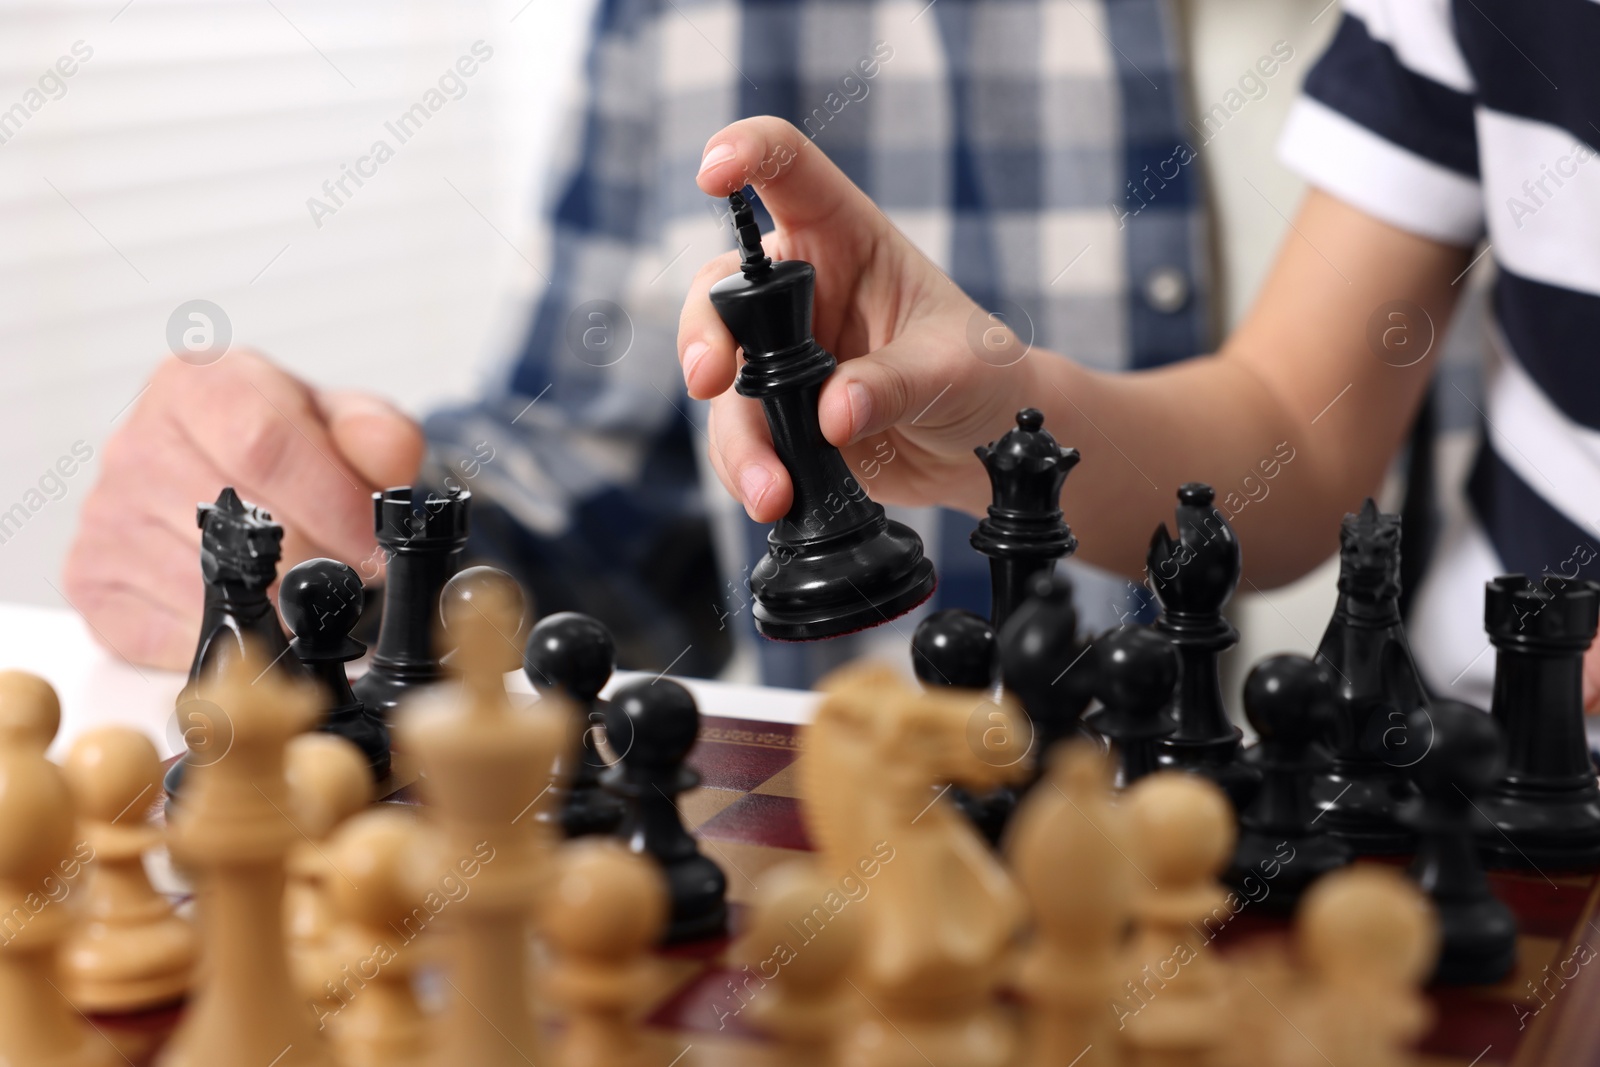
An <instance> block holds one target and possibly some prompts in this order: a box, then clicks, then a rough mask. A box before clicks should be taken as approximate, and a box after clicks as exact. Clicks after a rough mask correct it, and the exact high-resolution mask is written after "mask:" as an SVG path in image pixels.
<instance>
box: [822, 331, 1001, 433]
mask: <svg viewBox="0 0 1600 1067" xmlns="http://www.w3.org/2000/svg"><path fill="white" fill-rule="evenodd" d="M938 347H939V343H938V341H936V340H934V339H932V338H929V337H926V336H923V335H921V334H920V333H911V334H905V335H902V336H900V337H897V338H895V340H893V341H891V342H890V343H888V344H886V345H884V346H883V347H882V348H880V349H878V350H877V351H875V352H872V353H870V354H869V355H866V356H862V357H859V358H857V359H851V360H846V361H845V362H843V363H841V364H839V369H838V370H837V371H835V372H834V374H833V377H831V378H829V379H828V381H827V383H826V384H825V385H824V386H823V387H822V396H821V399H820V401H819V402H818V407H817V414H818V418H819V419H820V421H821V423H822V435H823V436H824V437H826V438H827V439H828V440H829V441H831V442H833V444H835V445H836V446H838V447H841V448H842V447H844V446H845V445H847V444H851V443H852V442H855V441H859V440H861V439H862V438H863V437H870V436H872V435H873V434H877V433H882V432H883V431H884V430H887V429H890V428H891V427H894V426H900V425H903V424H904V425H917V426H923V427H927V428H933V427H938V426H941V425H949V424H950V423H952V422H955V421H960V419H958V416H959V417H960V418H964V417H965V416H966V415H967V414H968V409H969V408H970V407H971V405H973V404H974V403H978V402H982V401H984V400H985V399H986V398H987V396H988V393H987V392H986V391H984V390H980V389H977V388H974V387H973V385H972V374H973V371H974V369H975V368H974V367H969V366H964V365H963V360H962V356H961V354H960V353H957V354H955V357H954V358H953V359H950V358H940V357H939V354H938ZM973 362H974V363H976V362H977V361H976V359H974V360H973ZM988 369H993V368H988ZM996 373H1003V372H998V371H997V372H996Z"/></svg>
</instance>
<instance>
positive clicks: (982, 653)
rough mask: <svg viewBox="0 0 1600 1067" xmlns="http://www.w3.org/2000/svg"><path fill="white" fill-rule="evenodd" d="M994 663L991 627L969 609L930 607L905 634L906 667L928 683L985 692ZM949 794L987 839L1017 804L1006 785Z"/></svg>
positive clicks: (996, 839) (992, 839)
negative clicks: (908, 651)
mask: <svg viewBox="0 0 1600 1067" xmlns="http://www.w3.org/2000/svg"><path fill="white" fill-rule="evenodd" d="M995 667H996V664H995V640H994V627H993V626H990V625H989V621H988V620H987V619H985V618H983V617H982V616H979V615H974V614H973V613H972V612H970V611H963V610H962V609H960V608H946V609H945V610H943V611H936V612H934V613H933V614H931V615H929V616H928V617H927V618H925V619H923V620H922V621H921V622H920V623H918V624H917V628H916V630H915V632H913V633H912V635H911V669H912V671H913V672H914V673H915V674H916V676H917V678H918V680H920V681H921V682H922V684H923V685H924V686H927V687H929V688H935V687H943V688H947V689H970V690H973V691H975V692H979V693H983V694H985V698H986V697H987V694H988V693H989V691H990V690H991V689H993V688H994V681H995ZM950 799H951V801H952V802H954V804H955V806H956V807H957V808H958V809H959V810H960V811H961V812H962V813H963V814H964V815H966V817H967V818H968V819H970V820H971V821H972V824H973V825H974V826H976V827H977V828H978V832H979V833H981V834H982V835H983V836H984V838H985V839H986V840H987V841H988V842H989V843H990V844H991V845H997V844H999V843H1000V836H1001V834H1003V833H1004V832H1005V828H1006V821H1007V820H1008V819H1010V818H1011V813H1012V812H1013V811H1015V810H1016V806H1017V792H1016V790H1015V789H1013V788H1012V787H1010V786H1000V787H999V788H997V789H994V790H991V791H990V792H987V793H982V794H974V793H972V792H971V791H969V790H967V789H964V788H962V787H961V786H958V785H953V786H951V787H950Z"/></svg>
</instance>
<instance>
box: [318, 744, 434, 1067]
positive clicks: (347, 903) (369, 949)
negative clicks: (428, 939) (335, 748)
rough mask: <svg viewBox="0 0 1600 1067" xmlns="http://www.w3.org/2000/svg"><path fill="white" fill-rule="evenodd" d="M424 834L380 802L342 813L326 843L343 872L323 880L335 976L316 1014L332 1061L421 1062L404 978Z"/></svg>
mask: <svg viewBox="0 0 1600 1067" xmlns="http://www.w3.org/2000/svg"><path fill="white" fill-rule="evenodd" d="M362 773H363V774H366V768H365V767H364V766H363V768H362ZM424 841H425V831H424V829H423V827H422V825H421V823H419V822H418V820H417V817H416V816H415V815H414V814H413V813H411V812H409V811H404V810H401V809H400V808H399V807H398V806H396V805H385V806H381V807H377V808H373V809H371V810H369V811H364V812H362V813H361V814H359V815H357V816H355V817H353V818H351V819H349V820H348V821H346V822H345V823H344V825H342V826H341V827H340V828H339V829H338V831H337V832H336V833H335V834H334V835H333V839H332V840H331V841H330V842H329V843H328V858H329V860H330V861H331V862H332V863H333V864H334V865H336V866H337V867H338V869H339V871H340V872H341V873H342V874H343V875H344V877H342V878H337V879H335V880H334V881H333V882H332V883H330V884H329V887H328V889H329V898H330V901H331V903H332V905H333V910H334V914H335V916H336V920H337V925H336V926H335V928H334V933H333V937H332V939H331V941H330V944H329V954H330V957H331V958H332V959H336V960H338V961H340V965H339V971H340V975H341V976H340V978H339V980H338V994H337V996H336V997H335V998H333V999H334V1001H335V1003H334V1006H333V1007H332V1008H331V1009H325V1010H323V1011H322V1012H320V1013H319V1014H320V1021H321V1022H322V1024H323V1025H325V1026H326V1027H327V1029H328V1030H329V1031H330V1032H331V1033H332V1035H333V1048H334V1053H335V1056H336V1057H337V1059H338V1061H339V1067H422V1065H423V1064H426V1063H427V1062H428V1060H429V1058H430V1056H431V1055H432V1047H431V1045H430V1043H429V1031H428V1022H427V1020H426V1019H425V1018H424V1017H423V1013H422V1008H421V1007H420V1006H419V1004H418V1003H417V997H416V994H415V992H414V991H413V989H412V984H411V982H412V976H413V975H414V974H415V973H416V972H417V970H418V969H419V968H420V966H421V964H423V963H424V962H427V957H426V955H425V953H424V945H425V944H426V943H425V942H420V941H415V940H412V939H411V938H412V936H413V935H410V934H409V933H408V931H410V929H411V927H410V926H409V921H410V920H411V919H412V917H413V914H414V911H415V909H416V908H417V902H418V901H419V900H421V899H422V898H423V896H424V893H423V892H421V891H419V889H420V887H418V886H417V885H416V884H415V883H416V882H417V881H418V879H417V878H416V873H417V868H418V866H419V865H418V856H419V854H420V853H421V852H422V851H423V849H424Z"/></svg>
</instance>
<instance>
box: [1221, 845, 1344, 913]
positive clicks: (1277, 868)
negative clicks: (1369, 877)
mask: <svg viewBox="0 0 1600 1067" xmlns="http://www.w3.org/2000/svg"><path fill="white" fill-rule="evenodd" d="M1349 862H1350V848H1349V846H1348V845H1346V844H1345V843H1344V842H1342V841H1339V840H1337V839H1335V838H1333V837H1331V836H1329V835H1327V834H1318V835H1317V836H1315V837H1309V838H1308V837H1296V836H1293V835H1278V834H1272V833H1264V832H1252V831H1250V830H1245V831H1244V833H1243V834H1241V835H1240V837H1239V846H1238V848H1237V850H1236V851H1235V852H1234V854H1233V863H1232V864H1230V865H1229V867H1228V870H1227V872H1226V873H1225V874H1224V875H1223V879H1222V880H1223V881H1224V882H1225V883H1227V885H1228V886H1229V888H1231V889H1233V890H1234V891H1235V892H1237V893H1238V894H1239V895H1240V896H1241V897H1243V898H1244V899H1246V900H1248V901H1250V902H1251V906H1252V907H1258V908H1260V909H1262V910H1263V911H1267V912H1270V913H1272V914H1274V915H1288V914H1290V913H1291V912H1293V911H1294V909H1295V906H1296V905H1297V904H1299V902H1300V896H1301V894H1303V893H1304V892H1305V891H1306V889H1307V888H1308V887H1310V885H1311V883H1312V882H1315V881H1316V880H1317V879H1318V878H1321V877H1322V876H1323V875H1325V874H1327V873H1328V872H1329V871H1336V870H1338V869H1339V868H1340V867H1344V866H1346V865H1348V864H1349Z"/></svg>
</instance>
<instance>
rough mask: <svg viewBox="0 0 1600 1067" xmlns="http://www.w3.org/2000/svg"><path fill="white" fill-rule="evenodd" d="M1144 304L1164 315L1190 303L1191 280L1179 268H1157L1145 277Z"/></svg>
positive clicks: (1181, 308) (1179, 309)
mask: <svg viewBox="0 0 1600 1067" xmlns="http://www.w3.org/2000/svg"><path fill="white" fill-rule="evenodd" d="M1144 302H1145V303H1146V304H1149V305H1150V307H1151V308H1152V309H1153V310H1155V311H1159V312H1160V313H1161V314H1163V315H1171V314H1173V313H1174V312H1177V311H1182V310H1183V306H1184V305H1185V304H1187V303H1188V302H1189V278H1188V276H1187V275H1186V274H1184V273H1183V271H1181V270H1179V269H1178V268H1177V267H1157V268H1155V269H1154V270H1152V271H1151V272H1150V273H1149V274H1146V275H1145V276H1144Z"/></svg>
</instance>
